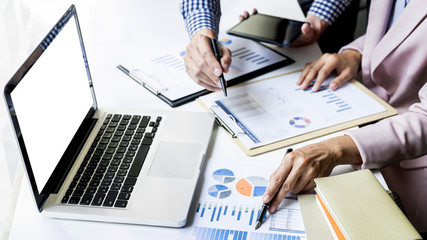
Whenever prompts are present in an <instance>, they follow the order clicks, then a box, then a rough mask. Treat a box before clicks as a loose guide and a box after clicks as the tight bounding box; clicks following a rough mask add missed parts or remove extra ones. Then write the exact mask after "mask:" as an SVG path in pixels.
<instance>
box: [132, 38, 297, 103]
mask: <svg viewBox="0 0 427 240" xmlns="http://www.w3.org/2000/svg"><path fill="white" fill-rule="evenodd" d="M218 39H219V42H220V43H221V44H222V45H224V46H226V47H227V48H229V49H230V50H231V53H232V63H231V66H230V69H229V72H228V73H226V74H224V77H225V79H226V80H227V81H228V80H232V79H235V78H237V77H240V76H243V75H245V74H248V73H251V72H254V71H257V70H260V69H263V68H266V67H268V66H271V65H273V64H277V63H279V62H283V65H285V64H290V63H292V62H293V61H292V60H290V59H289V58H287V57H286V56H284V55H281V54H279V53H277V52H275V51H273V50H271V49H270V48H267V47H265V46H263V45H261V44H258V43H256V42H254V41H251V40H247V39H243V38H238V37H234V36H231V35H228V34H226V33H220V34H219V38H218ZM181 47H182V48H179V49H171V50H170V51H169V52H167V53H164V52H163V53H161V54H160V55H158V56H146V57H145V58H144V61H143V62H142V64H141V66H140V67H139V68H138V69H135V70H132V74H134V75H136V76H138V77H140V78H141V79H143V80H144V81H145V82H146V83H147V84H149V85H150V86H151V87H152V88H154V89H156V90H157V91H158V92H160V93H161V94H162V95H163V96H165V97H166V98H168V99H169V100H170V101H175V100H177V99H180V98H183V97H185V96H188V95H191V94H194V93H197V92H199V91H202V90H204V88H203V87H201V86H199V85H197V84H196V83H195V82H194V81H193V80H192V79H191V78H190V77H189V76H188V75H187V72H186V69H185V64H184V60H183V58H182V57H183V56H184V55H185V49H184V46H181Z"/></svg>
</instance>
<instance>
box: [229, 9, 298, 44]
mask: <svg viewBox="0 0 427 240" xmlns="http://www.w3.org/2000/svg"><path fill="white" fill-rule="evenodd" d="M303 24H304V22H301V21H296V20H291V19H286V18H280V17H275V16H271V15H266V14H261V13H257V14H252V15H250V16H249V17H248V18H247V19H246V20H244V21H241V22H240V23H238V24H237V25H235V26H234V27H232V28H230V29H229V30H228V31H227V33H228V34H231V35H235V36H238V37H243V38H248V39H251V40H255V41H259V42H266V43H272V44H275V45H278V46H282V47H287V46H289V45H291V43H292V42H293V41H295V40H296V39H297V38H298V37H299V36H300V35H301V26H302V25H303Z"/></svg>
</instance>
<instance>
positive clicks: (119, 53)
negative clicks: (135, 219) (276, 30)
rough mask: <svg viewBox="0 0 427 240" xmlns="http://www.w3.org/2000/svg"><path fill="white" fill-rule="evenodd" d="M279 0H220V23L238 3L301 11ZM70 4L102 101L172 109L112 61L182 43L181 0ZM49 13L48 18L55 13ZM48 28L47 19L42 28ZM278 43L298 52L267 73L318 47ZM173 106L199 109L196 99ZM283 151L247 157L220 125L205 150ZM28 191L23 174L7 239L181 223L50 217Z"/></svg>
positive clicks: (269, 158)
mask: <svg viewBox="0 0 427 240" xmlns="http://www.w3.org/2000/svg"><path fill="white" fill-rule="evenodd" d="M277 2H278V1H276V0H268V1H266V0H263V1H247V0H240V1H237V0H233V1H222V9H223V17H222V22H221V27H222V29H227V28H228V27H230V26H231V25H233V24H235V23H236V22H237V21H238V15H239V14H240V13H242V12H243V10H249V11H251V10H252V8H253V7H254V6H256V7H257V8H258V9H259V10H260V12H266V13H269V11H271V13H272V14H276V13H277V12H279V13H281V14H282V15H283V16H288V17H292V18H299V19H303V15H302V12H301V11H300V9H299V6H298V4H297V1H296V0H294V1H291V0H282V2H281V3H280V4H279V5H277ZM43 4H46V3H43ZM75 4H76V7H77V12H78V14H79V19H80V24H81V28H82V32H83V38H84V40H85V46H86V51H87V54H88V60H89V65H90V68H91V72H92V78H93V80H94V85H95V90H96V93H97V97H98V103H99V105H100V106H114V105H126V106H149V107H152V108H163V109H170V107H169V106H168V105H166V104H165V103H163V102H162V101H161V100H160V99H158V98H156V97H154V96H153V95H152V94H151V93H149V92H148V91H147V90H145V89H143V88H142V87H140V86H139V85H137V84H136V83H135V82H133V81H132V80H131V79H129V78H128V77H127V76H125V75H124V74H123V73H122V72H120V71H119V70H118V69H116V65H117V64H123V65H125V66H129V67H138V63H139V62H141V59H143V58H144V55H146V54H147V53H150V51H156V50H158V49H161V48H167V47H168V45H169V44H181V45H182V47H183V48H184V46H185V42H187V41H188V37H187V35H186V32H185V30H184V24H183V21H182V18H181V16H180V12H179V10H180V9H179V1H172V0H169V1H148V0H142V1H138V0H108V1H101V0H98V1H90V2H89V3H88V2H87V1H79V2H77V3H75ZM261 4H262V5H261ZM56 5H61V6H56V7H55V8H46V9H49V10H51V11H53V12H51V13H49V17H50V16H57V18H59V16H60V15H61V14H62V13H63V12H64V11H65V9H66V8H67V7H68V5H69V3H66V4H65V3H64V4H58V3H56ZM36 9H38V11H39V13H40V17H43V16H45V14H48V13H43V10H41V9H40V8H36ZM55 11H56V12H55ZM46 19H47V16H46ZM50 19H52V21H53V22H52V25H53V23H54V22H55V20H54V19H56V18H55V17H50ZM40 22H43V21H40ZM47 29H49V26H48V27H47V28H46V31H47ZM46 31H45V32H46ZM40 37H42V36H40ZM279 51H282V52H283V53H284V54H286V55H288V56H289V57H291V58H293V59H295V60H296V63H295V64H292V65H290V66H288V67H285V68H283V69H280V70H277V71H275V72H273V73H269V74H268V75H277V74H280V73H282V72H286V71H293V70H297V69H301V68H302V67H303V66H304V65H305V63H307V62H309V61H312V60H315V59H316V58H317V57H319V56H320V54H321V52H320V50H319V48H318V46H317V44H314V45H311V46H308V47H304V48H298V49H292V48H290V49H279ZM263 77H265V75H264V76H263ZM178 109H179V110H191V111H203V109H202V108H201V107H200V106H199V105H198V104H197V103H195V102H191V103H188V104H185V105H183V106H181V107H179V108H178ZM283 154H284V150H277V151H273V152H270V153H266V154H262V155H260V156H257V157H246V156H245V155H244V153H243V152H242V151H241V150H240V149H239V148H238V147H237V145H235V143H234V142H233V141H232V140H231V139H230V137H229V136H228V134H227V133H226V132H225V131H224V130H223V129H218V128H216V129H215V130H214V133H213V138H212V141H211V146H210V149H209V152H208V155H207V157H208V159H209V158H210V159H218V158H227V159H230V160H233V159H245V158H246V159H247V161H248V162H250V161H263V162H265V164H270V165H271V166H278V165H279V163H280V162H281V159H282V156H283ZM349 170H351V167H349V166H343V167H340V168H339V169H337V171H341V172H342V171H349ZM199 188H200V186H199ZM30 194H31V193H30V189H29V186H28V182H27V181H26V179H24V181H23V183H22V187H21V192H20V195H19V198H18V202H17V207H16V211H15V216H14V219H13V222H12V227H11V230H10V239H34V238H35V239H115V238H120V239H174V238H175V237H176V235H177V233H178V231H179V230H178V229H173V228H162V227H148V226H138V225H124V224H109V223H98V222H84V221H70V220H57V219H50V218H47V217H45V216H44V215H43V214H40V213H39V212H38V211H37V209H36V207H35V205H34V202H33V200H32V197H31V195H30Z"/></svg>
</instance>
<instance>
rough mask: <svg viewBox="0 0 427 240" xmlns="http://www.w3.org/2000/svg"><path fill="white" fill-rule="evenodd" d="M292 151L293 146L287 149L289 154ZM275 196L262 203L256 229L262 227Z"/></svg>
mask: <svg viewBox="0 0 427 240" xmlns="http://www.w3.org/2000/svg"><path fill="white" fill-rule="evenodd" d="M290 152H292V148H288V150H286V154H288V153H290ZM286 154H285V156H286ZM273 198H274V196H273V197H272V198H271V200H270V201H269V202H268V203H263V204H262V209H261V213H260V214H259V216H258V219H257V221H256V224H255V230H257V229H258V228H260V227H261V225H262V220H263V219H264V217H265V214H267V210H268V209H269V208H270V204H271V201H272V200H273Z"/></svg>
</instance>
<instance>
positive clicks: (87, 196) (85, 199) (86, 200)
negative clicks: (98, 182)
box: [80, 194, 93, 205]
mask: <svg viewBox="0 0 427 240" xmlns="http://www.w3.org/2000/svg"><path fill="white" fill-rule="evenodd" d="M92 198H93V194H85V195H83V197H82V200H81V201H80V205H89V204H90V202H92Z"/></svg>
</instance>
